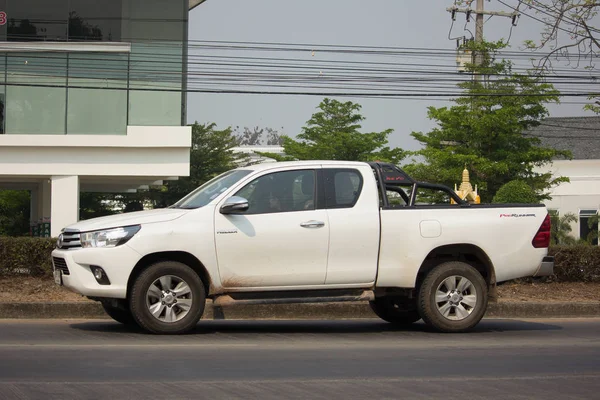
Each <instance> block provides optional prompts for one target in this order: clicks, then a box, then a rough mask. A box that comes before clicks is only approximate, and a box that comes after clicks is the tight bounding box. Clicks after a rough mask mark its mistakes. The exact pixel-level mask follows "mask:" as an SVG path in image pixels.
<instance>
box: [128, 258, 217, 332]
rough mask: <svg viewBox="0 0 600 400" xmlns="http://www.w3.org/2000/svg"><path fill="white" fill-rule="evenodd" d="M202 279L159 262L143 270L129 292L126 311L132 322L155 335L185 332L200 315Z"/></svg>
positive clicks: (176, 264) (203, 296)
mask: <svg viewBox="0 0 600 400" xmlns="http://www.w3.org/2000/svg"><path fill="white" fill-rule="evenodd" d="M205 302H206V293H205V290H204V285H203V283H202V280H201V279H200V277H199V276H198V274H196V272H195V271H194V270H193V269H192V268H190V267H189V266H187V265H185V264H182V263H180V262H174V261H162V262H158V263H156V264H153V265H151V266H150V267H148V268H147V269H145V270H144V271H143V272H142V273H141V274H140V275H139V276H138V277H137V279H136V280H135V282H134V284H133V287H132V289H131V296H130V301H129V303H130V308H131V313H132V314H133V318H134V319H135V321H136V322H137V323H138V324H139V325H140V326H141V327H142V328H144V329H145V330H147V331H150V332H152V333H158V334H178V333H185V332H187V331H189V330H191V329H193V328H194V327H195V326H196V324H197V323H198V320H199V319H200V317H201V316H202V313H203V312H204V304H205Z"/></svg>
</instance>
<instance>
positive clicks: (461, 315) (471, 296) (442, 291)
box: [435, 275, 477, 321]
mask: <svg viewBox="0 0 600 400" xmlns="http://www.w3.org/2000/svg"><path fill="white" fill-rule="evenodd" d="M435 304H436V307H437V310H438V312H439V313H440V314H441V315H442V316H443V317H444V318H446V319H449V320H451V321H462V320H464V319H465V318H467V317H469V315H471V313H472V312H473V310H474V309H475V307H476V306H477V290H476V289H475V286H474V285H473V282H471V281H470V280H469V279H467V278H465V277H464V276H458V275H453V276H449V277H447V278H446V279H444V280H443V281H442V282H441V283H440V284H439V285H438V287H437V290H436V291H435Z"/></svg>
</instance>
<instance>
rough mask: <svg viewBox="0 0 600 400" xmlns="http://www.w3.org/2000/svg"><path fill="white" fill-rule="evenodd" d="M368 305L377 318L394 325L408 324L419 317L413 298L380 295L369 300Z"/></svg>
mask: <svg viewBox="0 0 600 400" xmlns="http://www.w3.org/2000/svg"><path fill="white" fill-rule="evenodd" d="M369 305H370V306H371V310H373V312H374V313H375V314H376V315H377V316H378V317H379V318H381V319H382V320H384V321H386V322H389V323H391V324H394V325H410V324H412V323H414V322H417V321H418V320H420V319H421V315H419V311H418V310H417V303H416V301H415V300H413V299H407V298H403V297H380V298H377V299H375V300H374V301H370V302H369Z"/></svg>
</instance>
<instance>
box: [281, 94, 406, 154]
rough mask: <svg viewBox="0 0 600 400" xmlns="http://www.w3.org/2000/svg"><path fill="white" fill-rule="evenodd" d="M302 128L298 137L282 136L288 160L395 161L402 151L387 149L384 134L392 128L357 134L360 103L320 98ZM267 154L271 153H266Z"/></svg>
mask: <svg viewBox="0 0 600 400" xmlns="http://www.w3.org/2000/svg"><path fill="white" fill-rule="evenodd" d="M318 109H319V110H320V111H318V112H316V113H314V114H313V115H312V117H311V118H310V119H309V120H308V121H307V123H306V126H305V127H304V128H302V133H301V134H299V135H298V139H299V140H294V139H292V138H290V137H288V136H283V148H284V152H285V154H286V155H287V156H288V158H289V159H297V160H347V161H373V160H381V161H388V162H393V163H399V162H400V161H401V160H402V159H403V158H404V152H403V151H402V150H401V149H399V148H395V149H391V148H390V147H389V146H387V144H388V136H389V135H390V134H391V133H392V129H386V130H385V131H382V132H371V133H361V132H359V129H361V125H360V122H361V121H363V120H364V117H363V116H362V115H361V114H360V113H359V112H360V109H361V106H360V104H357V103H353V102H350V101H348V102H345V103H342V102H340V101H337V100H331V99H327V98H326V99H324V100H323V101H322V102H321V103H320V104H319V107H318ZM269 156H271V155H269Z"/></svg>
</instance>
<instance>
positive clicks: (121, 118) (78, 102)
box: [67, 53, 128, 135]
mask: <svg viewBox="0 0 600 400" xmlns="http://www.w3.org/2000/svg"><path fill="white" fill-rule="evenodd" d="M127 59H128V56H127V55H124V54H102V53H95V54H71V55H70V56H69V98H68V100H69V101H68V110H67V133H68V134H98V135H102V134H106V135H115V134H125V133H126V131H127V90H126V89H127Z"/></svg>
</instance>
